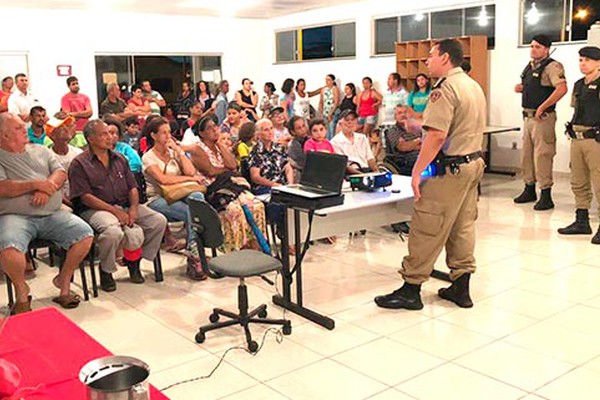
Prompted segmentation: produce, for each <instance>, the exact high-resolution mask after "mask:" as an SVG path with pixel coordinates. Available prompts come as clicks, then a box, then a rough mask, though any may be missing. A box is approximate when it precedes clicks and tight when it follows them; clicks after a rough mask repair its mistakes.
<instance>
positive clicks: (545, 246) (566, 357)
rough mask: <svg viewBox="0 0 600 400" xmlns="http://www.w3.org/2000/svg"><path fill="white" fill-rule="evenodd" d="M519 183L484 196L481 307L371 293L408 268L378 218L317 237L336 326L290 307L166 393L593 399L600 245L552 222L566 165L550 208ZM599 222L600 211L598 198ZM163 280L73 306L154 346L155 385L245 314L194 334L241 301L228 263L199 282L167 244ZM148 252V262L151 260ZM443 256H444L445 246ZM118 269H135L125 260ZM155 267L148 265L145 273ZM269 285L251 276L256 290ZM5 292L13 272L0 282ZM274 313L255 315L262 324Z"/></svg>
mask: <svg viewBox="0 0 600 400" xmlns="http://www.w3.org/2000/svg"><path fill="white" fill-rule="evenodd" d="M520 189H521V183H520V182H519V181H517V180H514V179H512V178H505V177H492V176H486V177H485V180H484V183H483V195H482V197H481V200H480V203H479V206H480V208H479V221H478V223H477V227H478V233H477V240H478V242H477V250H476V255H477V259H478V266H479V270H478V273H477V274H475V275H474V277H473V279H472V288H473V290H472V294H473V298H474V301H475V307H474V308H473V309H470V310H462V309H457V308H456V307H454V306H453V305H452V304H450V303H447V302H444V301H441V300H440V299H438V298H437V295H436V292H437V289H438V288H440V287H442V286H445V285H446V284H445V283H443V282H440V281H436V280H431V281H430V282H428V283H427V284H426V285H424V288H423V297H424V302H425V309H423V310H422V311H417V312H414V311H413V312H409V311H390V310H382V309H378V308H377V307H376V306H375V305H374V303H373V301H372V299H373V297H374V296H376V295H378V294H382V293H387V292H389V291H391V290H393V289H394V288H396V287H397V286H399V285H400V284H401V280H400V276H399V275H398V273H397V272H396V270H397V269H398V267H399V263H400V260H401V258H402V256H403V255H404V254H406V251H407V250H406V243H404V242H402V241H401V240H400V239H399V238H398V237H397V236H396V235H394V234H393V233H391V232H390V231H387V230H385V229H380V230H376V231H369V232H368V234H367V236H366V237H358V238H354V239H352V240H348V239H347V238H342V237H340V238H339V239H338V242H337V244H335V245H334V246H330V245H325V244H318V245H317V246H316V247H314V248H312V249H311V251H310V252H309V256H308V257H307V262H306V267H305V281H306V291H305V299H306V302H307V303H308V304H309V305H310V306H311V307H314V308H315V309H317V310H319V311H321V312H324V313H326V314H328V315H330V316H332V317H333V318H334V319H335V320H336V324H337V325H336V328H335V330H333V331H328V330H325V329H322V328H320V327H318V326H316V325H314V324H312V323H309V322H307V321H305V320H303V319H302V318H300V317H297V316H295V315H293V314H290V313H287V314H286V316H287V317H289V318H290V319H291V320H292V323H293V333H292V335H291V336H285V337H283V341H281V343H278V341H277V337H276V335H275V334H273V333H268V334H267V336H266V339H265V341H264V347H263V348H262V350H261V351H260V352H259V353H258V354H257V355H255V356H251V355H249V354H247V353H245V352H244V351H241V350H234V351H231V352H229V353H228V355H227V357H226V358H225V361H224V363H223V364H222V365H221V367H220V368H219V369H218V370H217V371H216V372H215V373H214V375H213V376H212V377H211V378H209V379H204V380H200V381H196V382H193V383H189V384H186V385H181V386H178V387H174V388H172V389H169V390H168V391H166V392H165V394H166V395H168V396H169V397H170V398H172V399H185V400H189V399H202V400H208V399H244V400H250V399H311V400H312V399H377V400H384V399H394V400H403V399H423V400H428V399H435V400H438V399H449V400H453V399H461V400H467V399H477V400H481V399H486V400H489V399H501V400H509V399H532V400H533V399H557V400H558V399H569V400H574V399H575V400H577V399H595V398H599V396H600V395H599V393H600V340H598V338H599V335H600V257H598V254H600V246H594V245H592V244H590V243H589V240H590V237H589V236H584V237H570V238H565V237H559V236H558V234H557V233H556V229H557V228H558V227H561V226H564V225H566V224H568V223H570V222H571V220H572V217H573V210H572V204H573V200H572V197H571V194H570V190H569V186H568V182H567V180H566V179H564V178H563V179H559V180H558V183H557V185H556V187H555V196H554V197H555V202H556V204H557V208H556V209H555V210H553V211H547V212H534V211H533V210H532V207H531V205H524V206H515V205H514V204H513V202H512V200H511V198H512V196H514V195H516V194H518V192H519V190H520ZM593 214H594V217H593V218H594V219H593V225H594V227H596V226H597V222H598V220H597V216H596V213H595V212H594V213H593ZM163 264H164V266H165V269H166V276H165V282H164V283H161V284H156V283H154V282H152V281H151V279H148V281H149V282H148V283H147V284H145V285H141V286H136V285H131V284H129V283H127V282H126V281H123V282H119V285H118V286H119V287H118V290H117V291H116V292H114V293H113V294H107V293H101V295H100V297H99V298H97V299H93V300H92V301H90V302H87V303H82V305H81V306H80V307H79V308H78V309H76V310H72V311H66V312H65V315H67V316H68V317H69V318H71V319H72V320H73V321H75V322H76V323H77V324H79V325H80V326H81V327H82V328H83V329H85V330H86V331H87V332H88V333H90V334H91V335H92V336H93V337H95V338H96V339H97V340H98V341H99V342H101V343H102V344H104V345H105V346H106V347H108V348H109V349H110V350H111V351H113V352H115V353H118V354H127V355H132V356H136V357H139V358H141V359H143V360H145V361H147V362H148V363H149V364H150V366H151V368H152V375H151V381H152V383H153V384H154V385H156V386H157V387H159V388H162V387H165V386H167V385H170V384H172V383H174V382H177V381H179V380H183V379H188V378H192V377H195V376H202V375H205V374H208V373H209V372H210V371H211V370H212V369H213V368H214V367H215V365H216V364H217V362H218V361H219V358H220V357H221V355H222V354H223V353H224V351H225V350H226V349H228V348H230V347H232V346H238V345H243V344H244V342H243V336H242V334H241V331H240V330H239V329H238V328H230V329H227V330H221V331H217V332H211V333H209V334H207V340H206V342H205V343H204V344H202V345H198V344H196V343H195V342H194V334H195V332H196V329H197V327H198V326H199V325H200V324H203V323H206V322H207V321H208V315H209V313H210V309H211V308H212V307H214V306H216V305H218V306H220V307H225V308H235V306H236V304H235V302H236V284H237V282H236V281H235V280H233V279H227V280H214V281H205V282H200V283H194V282H190V281H189V280H187V279H186V278H185V277H183V276H182V273H183V258H182V257H180V256H175V255H170V254H166V255H164V256H163ZM150 267H151V266H150V265H149V264H144V269H145V270H146V271H147V272H148V275H150V273H149V271H150ZM437 267H438V268H440V269H443V268H444V265H443V255H442V256H441V257H440V259H439V262H438V264H437ZM52 273H53V272H52V270H50V269H49V268H46V267H42V268H40V269H39V271H38V272H37V275H38V276H37V277H36V278H35V279H32V280H31V282H30V283H31V286H32V289H33V294H34V295H35V297H36V300H35V302H34V306H35V307H43V306H52V303H51V301H50V298H51V296H52V295H53V294H54V290H53V289H52V288H51V285H50V277H51V275H52ZM120 276H121V277H122V278H123V279H124V278H125V277H126V272H124V271H121V272H120ZM149 278H150V277H149ZM275 292H276V289H275V288H274V287H272V286H269V285H268V284H266V283H265V282H263V281H262V280H260V279H255V280H251V281H250V282H249V296H250V301H251V303H252V304H257V303H260V302H267V303H268V304H269V310H270V315H271V316H274V317H279V316H281V315H282V310H281V309H279V308H278V307H276V306H274V305H273V304H272V303H271V302H270V298H271V296H272V295H273V294H274V293H275ZM0 293H4V287H0ZM265 331H266V328H262V327H254V328H253V332H254V334H255V337H256V338H257V339H259V340H260V338H261V337H262V334H263V332H265Z"/></svg>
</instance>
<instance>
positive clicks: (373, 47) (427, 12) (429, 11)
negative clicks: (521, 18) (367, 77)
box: [371, 0, 570, 58]
mask: <svg viewBox="0 0 600 400" xmlns="http://www.w3.org/2000/svg"><path fill="white" fill-rule="evenodd" d="M522 1H524V0H522ZM569 1H570V0H569ZM497 3H498V0H496V1H491V0H488V1H481V2H475V3H472V4H462V5H460V6H456V7H436V8H428V9H423V10H419V11H421V13H422V14H425V16H426V17H427V19H428V22H429V26H428V32H427V36H428V37H427V38H425V39H423V40H434V39H432V37H431V30H432V29H431V14H432V13H435V12H443V11H453V10H461V11H462V14H463V17H462V22H461V24H462V26H461V32H462V34H461V36H465V30H466V20H465V14H466V9H467V8H473V7H481V6H494V38H495V37H496V5H497ZM415 14H417V13H416V12H415V10H412V11H406V12H403V13H400V14H381V15H376V16H373V17H372V18H371V58H378V57H392V56H395V54H396V53H395V52H392V53H376V50H377V37H376V33H377V28H376V23H377V21H378V20H380V19H388V18H398V31H397V32H396V40H395V42H399V41H402V40H401V38H400V31H401V21H400V18H401V17H405V16H409V15H415Z"/></svg>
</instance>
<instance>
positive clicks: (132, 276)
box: [125, 259, 145, 283]
mask: <svg viewBox="0 0 600 400" xmlns="http://www.w3.org/2000/svg"><path fill="white" fill-rule="evenodd" d="M140 261H141V259H140V260H137V261H129V260H125V265H127V269H128V270H129V280H130V281H131V282H132V283H144V282H145V279H144V277H143V276H142V271H140Z"/></svg>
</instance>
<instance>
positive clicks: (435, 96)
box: [429, 90, 442, 103]
mask: <svg viewBox="0 0 600 400" xmlns="http://www.w3.org/2000/svg"><path fill="white" fill-rule="evenodd" d="M441 97H442V92H440V91H439V90H434V91H433V92H431V94H430V95H429V101H431V102H432V103H435V102H436V101H438V100H439V99H440V98H441Z"/></svg>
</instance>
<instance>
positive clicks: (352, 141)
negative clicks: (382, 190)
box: [331, 110, 379, 174]
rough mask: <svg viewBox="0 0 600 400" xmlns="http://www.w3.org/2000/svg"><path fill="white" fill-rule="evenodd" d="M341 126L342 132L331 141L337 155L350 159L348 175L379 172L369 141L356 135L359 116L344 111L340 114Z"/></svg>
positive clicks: (361, 135) (352, 112)
mask: <svg viewBox="0 0 600 400" xmlns="http://www.w3.org/2000/svg"><path fill="white" fill-rule="evenodd" d="M340 125H341V127H342V131H341V132H340V133H338V134H337V135H335V136H334V137H333V139H331V144H332V145H333V149H334V150H335V152H336V153H338V154H342V155H345V156H347V157H348V168H347V172H348V174H360V173H363V172H377V171H379V168H377V162H376V161H375V157H374V156H373V152H372V151H371V146H370V145H369V139H368V138H367V137H366V136H365V135H364V134H362V133H356V128H357V126H358V115H357V114H356V113H355V112H354V111H352V110H344V111H343V112H342V113H341V114H340Z"/></svg>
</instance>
